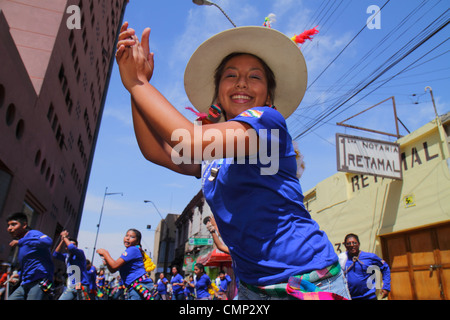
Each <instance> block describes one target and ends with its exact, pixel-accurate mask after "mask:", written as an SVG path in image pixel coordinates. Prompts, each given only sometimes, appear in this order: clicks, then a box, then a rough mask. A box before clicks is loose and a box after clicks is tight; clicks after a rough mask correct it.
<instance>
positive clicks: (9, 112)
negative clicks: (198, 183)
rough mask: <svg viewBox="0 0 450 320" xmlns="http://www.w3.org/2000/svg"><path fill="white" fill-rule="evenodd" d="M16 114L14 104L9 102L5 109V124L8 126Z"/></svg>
mask: <svg viewBox="0 0 450 320" xmlns="http://www.w3.org/2000/svg"><path fill="white" fill-rule="evenodd" d="M15 116H16V106H15V105H14V104H13V103H11V104H10V105H9V106H8V109H7V110H6V124H7V125H8V126H10V125H11V124H12V123H13V122H14V117H15Z"/></svg>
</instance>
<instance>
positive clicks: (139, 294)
mask: <svg viewBox="0 0 450 320" xmlns="http://www.w3.org/2000/svg"><path fill="white" fill-rule="evenodd" d="M141 239H142V234H141V232H140V231H138V230H136V229H129V230H128V231H127V233H126V235H125V237H124V239H123V243H124V245H125V248H126V249H125V251H124V252H123V253H122V255H121V256H120V257H119V258H118V259H117V260H114V259H113V258H112V257H111V255H110V254H109V252H108V251H107V250H105V249H98V250H97V253H98V254H99V255H100V256H101V257H102V259H103V261H104V263H105V264H106V266H107V268H108V270H109V271H110V272H111V273H114V272H116V271H119V273H120V277H121V278H122V280H123V282H124V284H125V286H126V291H127V300H150V298H151V293H150V290H151V288H152V287H153V281H152V279H151V278H150V277H149V276H148V275H147V272H146V271H145V267H144V261H143V257H144V256H143V252H142V249H141Z"/></svg>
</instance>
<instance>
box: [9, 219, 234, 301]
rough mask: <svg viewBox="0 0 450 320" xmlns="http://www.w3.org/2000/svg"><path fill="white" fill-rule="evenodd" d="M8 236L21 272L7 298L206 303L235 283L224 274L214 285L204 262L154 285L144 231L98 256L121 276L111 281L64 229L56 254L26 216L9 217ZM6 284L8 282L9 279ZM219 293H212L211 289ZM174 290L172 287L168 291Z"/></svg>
mask: <svg viewBox="0 0 450 320" xmlns="http://www.w3.org/2000/svg"><path fill="white" fill-rule="evenodd" d="M7 224H8V232H9V233H10V235H11V237H12V238H13V240H12V241H11V242H10V246H11V247H16V246H17V247H18V248H19V250H18V261H19V269H20V272H19V273H18V274H15V275H9V279H8V280H7V281H8V282H10V283H11V284H13V285H15V284H17V287H16V288H15V290H14V292H12V294H11V295H9V297H8V300H49V299H58V300H121V299H126V300H168V299H172V300H197V299H198V300H204V299H208V300H209V299H216V298H217V299H226V297H225V292H226V290H227V285H228V283H229V282H230V281H231V279H230V278H229V277H227V278H225V276H226V275H225V274H222V273H221V274H220V277H219V278H220V279H218V283H217V285H216V283H215V282H214V283H212V282H211V279H210V278H209V276H208V275H207V274H206V272H205V268H204V266H203V265H202V264H200V263H197V264H195V267H194V274H193V275H188V276H186V278H184V277H183V276H182V275H181V274H180V273H179V269H178V267H177V266H173V267H172V277H171V280H170V281H168V280H167V279H166V278H165V276H164V273H160V274H159V279H158V281H155V282H154V281H153V280H152V279H151V277H150V275H149V273H148V272H147V270H146V269H145V267H144V259H145V256H144V252H143V250H142V247H141V233H140V231H139V230H136V229H130V230H128V231H127V232H126V234H125V236H124V239H123V244H124V246H125V250H124V252H123V253H122V254H121V256H120V257H119V258H117V259H113V258H112V257H111V255H110V254H109V252H108V251H107V250H105V249H98V250H97V254H99V255H100V257H101V258H102V260H103V265H104V267H106V268H107V269H108V270H109V272H110V273H111V274H115V273H116V272H118V273H119V275H118V276H116V277H115V278H113V279H111V280H108V279H107V278H106V277H105V270H104V269H100V270H99V271H98V272H97V270H96V268H95V267H94V266H93V265H92V264H91V262H90V261H89V260H88V259H86V257H85V254H84V252H83V250H82V249H79V248H78V243H77V241H76V239H73V238H70V237H69V233H68V232H67V231H66V230H64V231H62V232H61V234H60V241H59V243H58V245H57V247H56V248H55V250H54V251H53V253H52V252H51V247H52V244H53V240H52V239H51V238H50V237H48V236H47V235H45V234H43V233H42V232H40V231H38V230H33V229H31V228H30V227H29V226H28V219H27V216H26V214H24V213H21V212H18V213H14V214H12V215H10V216H9V217H8V218H7ZM53 259H56V260H60V261H63V262H64V263H65V264H66V275H67V281H66V285H65V286H64V290H63V291H62V292H59V293H57V292H56V291H55V289H56V288H55V283H56V281H55V280H56V279H55V278H54V269H55V268H54V263H53ZM5 281H6V279H5ZM212 286H213V287H216V288H217V289H218V290H212V291H211V287H212ZM169 288H170V289H169Z"/></svg>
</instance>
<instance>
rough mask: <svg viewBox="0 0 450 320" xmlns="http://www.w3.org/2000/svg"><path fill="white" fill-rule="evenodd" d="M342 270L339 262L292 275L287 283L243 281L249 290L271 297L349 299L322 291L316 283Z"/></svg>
mask: <svg viewBox="0 0 450 320" xmlns="http://www.w3.org/2000/svg"><path fill="white" fill-rule="evenodd" d="M340 272H341V266H340V265H339V262H337V263H335V264H333V265H331V266H329V267H327V268H323V269H321V270H314V271H312V272H310V273H306V274H302V275H296V276H291V277H290V278H289V280H288V282H287V283H277V284H273V285H268V286H254V285H250V284H246V283H243V282H241V283H242V285H244V286H245V287H246V288H248V289H249V290H251V291H253V292H256V293H258V294H264V295H267V296H270V297H277V298H284V299H286V298H288V299H292V300H347V299H346V298H344V297H342V296H340V295H338V294H336V293H332V292H325V291H322V290H321V289H320V288H319V287H318V286H316V285H315V284H314V283H315V282H318V281H322V280H325V279H327V278H331V277H333V276H336V275H338V274H339V273H340Z"/></svg>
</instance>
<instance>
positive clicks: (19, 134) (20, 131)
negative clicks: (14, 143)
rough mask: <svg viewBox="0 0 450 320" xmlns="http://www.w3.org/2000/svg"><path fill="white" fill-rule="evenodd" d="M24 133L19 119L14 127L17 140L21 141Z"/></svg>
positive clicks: (22, 123) (23, 124) (22, 122)
mask: <svg viewBox="0 0 450 320" xmlns="http://www.w3.org/2000/svg"><path fill="white" fill-rule="evenodd" d="M24 131H25V123H24V121H23V120H22V119H20V120H19V121H18V122H17V126H16V138H17V140H20V139H22V137H23V132H24Z"/></svg>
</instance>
